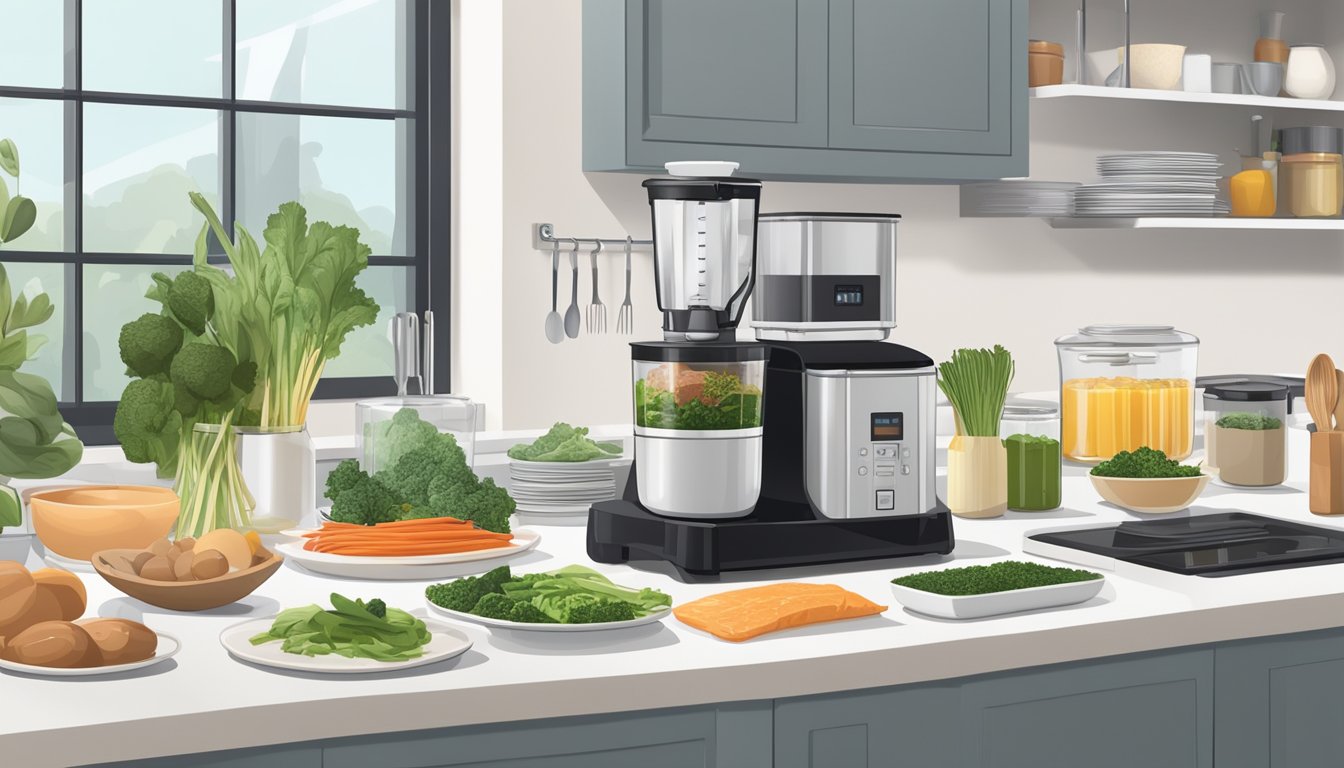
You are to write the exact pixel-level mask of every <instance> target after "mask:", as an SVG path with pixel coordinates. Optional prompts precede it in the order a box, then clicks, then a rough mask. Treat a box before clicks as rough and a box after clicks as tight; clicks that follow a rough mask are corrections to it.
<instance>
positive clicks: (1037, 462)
mask: <svg viewBox="0 0 1344 768" xmlns="http://www.w3.org/2000/svg"><path fill="white" fill-rule="evenodd" d="M999 436H1000V437H1001V438H1003V447H1004V449H1005V450H1006V451H1007V459H1008V509H1016V510H1022V511H1031V512H1039V511H1044V510H1047V509H1054V508H1056V507H1058V506H1059V505H1060V502H1061V491H1060V488H1061V485H1062V475H1063V471H1062V467H1061V462H1060V450H1059V409H1058V408H1057V407H1055V406H1054V405H1052V404H1049V403H1031V404H1027V403H1026V402H1025V401H1022V402H1018V403H1009V404H1007V405H1005V406H1004V407H1003V418H1002V419H1001V420H1000V422H999Z"/></svg>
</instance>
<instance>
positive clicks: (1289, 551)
mask: <svg viewBox="0 0 1344 768" xmlns="http://www.w3.org/2000/svg"><path fill="white" fill-rule="evenodd" d="M1027 538H1028V539H1029V540H1031V541H1038V542H1041V543H1042V544H1051V545H1054V546H1059V547H1066V548H1068V549H1076V550H1080V551H1083V552H1089V553H1091V554H1094V555H1101V556H1104V557H1112V558H1115V559H1117V560H1120V561H1123V562H1127V563H1134V564H1135V565H1142V566H1147V567H1149V568H1157V569H1159V570H1163V571H1170V572H1171V573H1179V574H1184V575H1189V576H1232V575H1236V574H1241V573H1257V572H1261V571H1277V570H1282V569H1285V568H1304V567H1306V566H1310V565H1321V564H1323V563H1339V562H1344V531H1339V530H1335V529H1331V528H1321V527H1318V526H1314V525H1306V524H1304V523H1295V522H1293V521H1291V520H1279V519H1277V518H1273V517H1263V516H1261V515H1252V514H1250V513H1248V512H1220V513H1216V514H1208V515H1198V516H1193V517H1182V518H1174V519H1168V520H1142V521H1129V522H1124V523H1120V524H1119V525H1112V526H1105V527H1099V528H1080V529H1077V530H1072V531H1053V532H1048V533H1037V534H1031V535H1029V536H1027Z"/></svg>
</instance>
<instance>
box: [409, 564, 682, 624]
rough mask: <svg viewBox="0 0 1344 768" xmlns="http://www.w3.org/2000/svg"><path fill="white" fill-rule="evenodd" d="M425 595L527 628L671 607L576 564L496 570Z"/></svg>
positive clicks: (649, 592) (664, 599) (660, 596)
mask: <svg viewBox="0 0 1344 768" xmlns="http://www.w3.org/2000/svg"><path fill="white" fill-rule="evenodd" d="M425 597H426V598H428V599H429V601H430V602H432V603H434V604H435V605H438V606H440V607H442V608H447V609H448V610H451V611H458V612H460V613H471V614H475V615H477V616H482V617H485V618H492V619H500V620H505V621H515V622H521V623H528V624H602V623H608V622H618V621H631V620H634V619H637V618H640V617H643V616H648V615H649V614H650V613H654V612H655V611H659V610H662V609H664V608H667V607H670V606H671V605H672V598H671V597H669V596H668V595H666V594H664V593H663V592H659V591H657V590H654V589H647V588H646V589H632V588H630V587H623V586H620V585H618V584H613V583H612V582H611V580H610V579H608V578H607V577H605V576H603V575H602V574H600V573H598V572H597V571H594V570H593V569H591V568H587V567H585V566H581V565H570V566H566V567H564V568H560V569H558V570H554V571H548V572H546V573H533V574H527V575H524V576H514V575H513V574H512V572H511V571H510V570H509V567H508V566H500V567H499V568H496V569H494V570H493V571H490V572H488V573H485V574H483V575H481V576H476V577H468V578H464V579H458V580H456V581H451V582H447V583H444V584H433V585H430V586H429V587H427V588H426V589H425Z"/></svg>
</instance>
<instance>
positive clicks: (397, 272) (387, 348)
mask: <svg viewBox="0 0 1344 768" xmlns="http://www.w3.org/2000/svg"><path fill="white" fill-rule="evenodd" d="M414 286H415V272H414V270H413V269H411V268H410V267H369V268H368V269H366V270H364V271H363V272H361V273H360V275H359V287H360V288H363V289H364V292H365V293H367V294H369V296H371V297H373V300H374V301H376V302H378V320H377V321H376V322H374V324H373V325H366V326H364V327H363V328H356V329H355V330H354V331H352V332H351V333H350V335H349V336H346V337H345V343H344V344H342V345H341V355H340V357H337V358H336V359H335V360H332V361H331V362H329V363H327V368H326V370H325V371H323V374H322V375H323V377H324V378H335V377H340V376H391V375H392V336H391V333H392V330H391V322H392V316H393V315H395V314H396V313H398V312H406V311H408V307H409V306H410V298H409V297H411V296H413V295H414ZM440 332H446V329H443V330H441V331H440ZM440 338H442V337H440Z"/></svg>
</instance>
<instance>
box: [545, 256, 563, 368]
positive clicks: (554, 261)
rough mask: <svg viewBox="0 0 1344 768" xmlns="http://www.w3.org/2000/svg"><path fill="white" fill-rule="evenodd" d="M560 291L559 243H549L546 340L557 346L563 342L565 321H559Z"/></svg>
mask: <svg viewBox="0 0 1344 768" xmlns="http://www.w3.org/2000/svg"><path fill="white" fill-rule="evenodd" d="M559 290H560V242H559V241H556V242H553V243H551V311H550V312H549V313H548V314H547V315H546V340H547V341H549V342H551V343H552V344H559V343H560V342H562V341H564V340H565V321H564V320H562V319H560V312H559V308H558V305H557V304H556V300H557V299H558V296H557V294H558V293H559Z"/></svg>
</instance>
